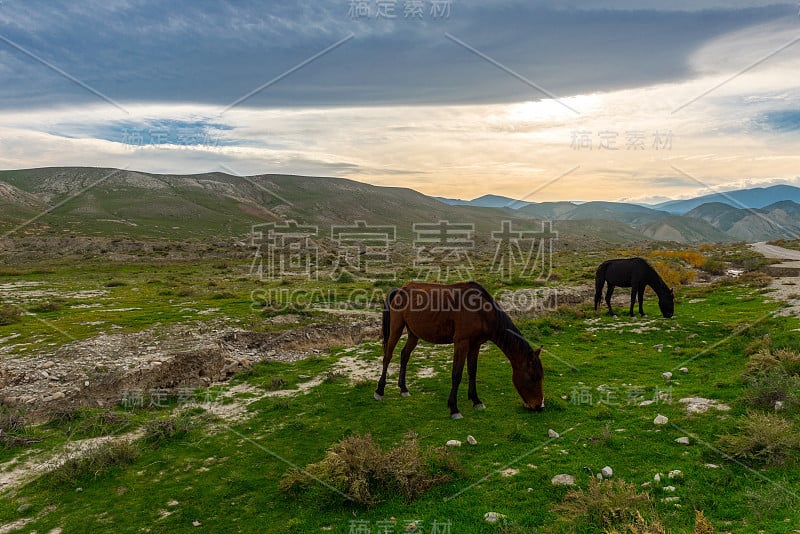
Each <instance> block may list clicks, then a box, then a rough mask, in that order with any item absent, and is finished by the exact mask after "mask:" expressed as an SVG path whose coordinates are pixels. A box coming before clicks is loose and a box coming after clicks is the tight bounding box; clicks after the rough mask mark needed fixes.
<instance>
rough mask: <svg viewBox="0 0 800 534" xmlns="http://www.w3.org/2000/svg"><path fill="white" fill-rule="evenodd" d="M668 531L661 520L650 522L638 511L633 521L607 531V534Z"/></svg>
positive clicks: (661, 532) (644, 533) (662, 533)
mask: <svg viewBox="0 0 800 534" xmlns="http://www.w3.org/2000/svg"><path fill="white" fill-rule="evenodd" d="M666 532H667V531H666V530H665V529H664V525H662V524H661V522H660V521H659V520H657V519H656V520H653V521H652V522H650V523H648V522H647V520H645V518H644V517H642V514H641V513H639V512H636V518H635V519H634V520H633V521H632V522H630V523H627V524H625V525H621V526H620V527H619V528H614V527H612V528H611V529H609V530H606V531H605V533H606V534H666Z"/></svg>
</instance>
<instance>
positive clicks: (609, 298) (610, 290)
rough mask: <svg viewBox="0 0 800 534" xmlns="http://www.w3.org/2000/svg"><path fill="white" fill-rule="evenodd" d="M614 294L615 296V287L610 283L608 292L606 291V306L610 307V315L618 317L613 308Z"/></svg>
mask: <svg viewBox="0 0 800 534" xmlns="http://www.w3.org/2000/svg"><path fill="white" fill-rule="evenodd" d="M613 294H614V286H612V285H611V282H609V283H608V290H607V291H606V304H607V305H608V314H609V315H613V316H614V317H616V314H615V313H614V310H613V309H612V308H611V295H613Z"/></svg>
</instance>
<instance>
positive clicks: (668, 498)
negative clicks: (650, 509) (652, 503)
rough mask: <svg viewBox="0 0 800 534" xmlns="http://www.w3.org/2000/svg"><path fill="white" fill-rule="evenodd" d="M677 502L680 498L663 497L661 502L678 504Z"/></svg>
mask: <svg viewBox="0 0 800 534" xmlns="http://www.w3.org/2000/svg"><path fill="white" fill-rule="evenodd" d="M679 500H681V498H680V497H664V498H663V499H661V502H678V501H679Z"/></svg>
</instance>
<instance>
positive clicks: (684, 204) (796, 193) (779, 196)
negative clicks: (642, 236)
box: [651, 184, 800, 215]
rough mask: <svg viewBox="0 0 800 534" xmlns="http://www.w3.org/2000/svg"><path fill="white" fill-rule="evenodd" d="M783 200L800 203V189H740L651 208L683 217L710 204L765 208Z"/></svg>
mask: <svg viewBox="0 0 800 534" xmlns="http://www.w3.org/2000/svg"><path fill="white" fill-rule="evenodd" d="M782 200H792V201H794V202H800V187H795V186H793V185H785V184H782V185H773V186H770V187H754V188H751V189H738V190H736V191H727V192H724V193H712V194H709V195H703V196H700V197H696V198H690V199H686V200H670V201H668V202H662V203H660V204H655V205H653V206H651V207H652V208H654V209H659V210H663V211H668V212H670V213H677V214H681V215H683V214H685V213H688V212H689V211H691V210H693V209H694V208H696V207H698V206H701V205H703V204H706V203H708V202H719V203H722V204H727V205H729V206H733V207H735V208H763V207H765V206H769V205H770V204H774V203H776V202H780V201H782Z"/></svg>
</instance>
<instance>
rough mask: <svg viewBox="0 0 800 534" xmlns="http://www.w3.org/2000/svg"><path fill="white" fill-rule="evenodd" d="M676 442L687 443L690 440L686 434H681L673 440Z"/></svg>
mask: <svg viewBox="0 0 800 534" xmlns="http://www.w3.org/2000/svg"><path fill="white" fill-rule="evenodd" d="M675 442H676V443H680V444H681V445H689V443H690V441H689V438H688V437H686V436H682V437H680V438H678V439H676V440H675Z"/></svg>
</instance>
